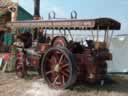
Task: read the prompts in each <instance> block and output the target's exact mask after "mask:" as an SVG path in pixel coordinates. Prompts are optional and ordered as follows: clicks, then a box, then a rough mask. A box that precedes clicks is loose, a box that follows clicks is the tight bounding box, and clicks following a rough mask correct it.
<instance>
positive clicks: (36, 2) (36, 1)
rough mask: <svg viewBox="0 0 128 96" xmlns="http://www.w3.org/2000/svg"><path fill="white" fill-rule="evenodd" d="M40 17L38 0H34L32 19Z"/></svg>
mask: <svg viewBox="0 0 128 96" xmlns="http://www.w3.org/2000/svg"><path fill="white" fill-rule="evenodd" d="M38 19H40V0H34V20H38Z"/></svg>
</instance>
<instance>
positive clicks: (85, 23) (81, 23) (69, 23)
mask: <svg viewBox="0 0 128 96" xmlns="http://www.w3.org/2000/svg"><path fill="white" fill-rule="evenodd" d="M8 26H10V27H11V26H12V27H43V28H53V27H56V28H60V27H63V28H64V27H66V28H71V27H73V28H74V27H78V28H81V27H82V28H93V27H95V21H93V20H90V21H89V20H63V21H62V20H60V21H57V20H56V21H55V20H53V21H30V22H29V21H26V22H25V21H24V22H12V23H11V24H8Z"/></svg>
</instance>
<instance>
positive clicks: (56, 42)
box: [52, 36, 68, 47]
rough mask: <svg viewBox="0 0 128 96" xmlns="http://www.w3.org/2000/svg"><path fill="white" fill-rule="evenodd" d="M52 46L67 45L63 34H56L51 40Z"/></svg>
mask: <svg viewBox="0 0 128 96" xmlns="http://www.w3.org/2000/svg"><path fill="white" fill-rule="evenodd" d="M52 46H53V47H67V46H68V41H67V40H66V38H65V37H64V36H56V37H55V38H54V39H53V40H52Z"/></svg>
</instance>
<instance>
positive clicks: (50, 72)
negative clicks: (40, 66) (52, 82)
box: [46, 70, 54, 75]
mask: <svg viewBox="0 0 128 96" xmlns="http://www.w3.org/2000/svg"><path fill="white" fill-rule="evenodd" d="M52 73H54V71H53V70H51V71H48V72H46V75H49V74H52Z"/></svg>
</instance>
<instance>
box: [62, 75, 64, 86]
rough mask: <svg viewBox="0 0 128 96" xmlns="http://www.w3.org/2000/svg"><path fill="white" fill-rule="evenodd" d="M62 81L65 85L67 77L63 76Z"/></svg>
mask: <svg viewBox="0 0 128 96" xmlns="http://www.w3.org/2000/svg"><path fill="white" fill-rule="evenodd" d="M62 82H63V85H64V83H65V78H64V76H62Z"/></svg>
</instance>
